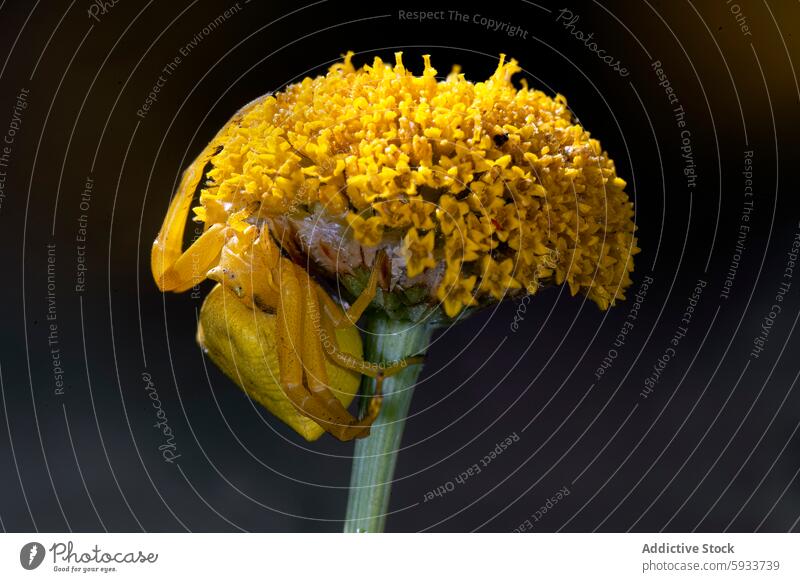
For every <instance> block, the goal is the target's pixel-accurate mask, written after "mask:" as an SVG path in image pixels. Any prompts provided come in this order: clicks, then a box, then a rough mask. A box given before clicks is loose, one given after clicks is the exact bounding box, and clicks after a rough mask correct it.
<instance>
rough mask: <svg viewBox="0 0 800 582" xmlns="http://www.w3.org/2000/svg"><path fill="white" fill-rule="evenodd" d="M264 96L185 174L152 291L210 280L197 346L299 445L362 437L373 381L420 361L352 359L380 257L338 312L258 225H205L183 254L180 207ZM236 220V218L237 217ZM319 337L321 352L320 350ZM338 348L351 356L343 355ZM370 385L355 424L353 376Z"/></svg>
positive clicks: (158, 253)
mask: <svg viewBox="0 0 800 582" xmlns="http://www.w3.org/2000/svg"><path fill="white" fill-rule="evenodd" d="M263 99H264V98H261V99H257V100H256V101H253V102H252V103H250V104H248V105H247V106H245V107H244V108H243V109H241V110H240V111H239V112H237V113H236V115H234V116H233V118H232V119H231V120H230V121H229V122H228V123H227V124H226V125H225V126H224V127H223V128H222V130H220V132H219V133H218V134H217V135H216V136H215V138H214V139H213V140H212V141H211V143H209V144H208V146H206V148H205V149H204V150H203V152H202V153H201V154H200V156H198V158H197V159H196V160H195V161H194V162H193V163H192V164H191V165H190V166H189V167H188V169H187V170H186V171H185V172H184V174H183V177H182V179H181V182H180V184H179V187H178V191H177V192H176V194H175V196H174V198H173V199H172V202H171V203H170V206H169V209H168V211H167V215H166V217H165V219H164V223H163V225H162V227H161V230H160V231H159V233H158V237H157V238H156V240H155V242H154V243H153V248H152V253H151V267H152V272H153V277H154V279H155V281H156V284H157V285H158V287H159V289H160V290H161V291H174V292H181V291H186V290H187V289H189V288H191V287H193V286H195V285H197V284H198V283H199V282H200V281H201V280H203V279H205V278H206V277H208V278H210V279H212V280H215V281H217V283H218V284H217V285H216V287H214V289H213V290H212V291H211V293H209V295H208V297H207V298H206V300H205V302H204V304H203V308H202V309H201V313H200V321H199V325H198V333H197V339H198V342H199V343H200V345H201V346H202V347H203V348H204V350H205V351H206V353H208V354H209V355H210V356H211V359H212V360H214V361H215V363H217V365H219V367H220V368H222V370H223V371H224V372H226V374H228V376H230V377H231V378H232V379H233V380H234V381H235V382H236V383H237V384H239V386H241V387H242V388H243V389H244V390H245V392H247V393H248V394H249V395H250V396H251V397H252V398H254V399H255V400H257V401H258V402H260V403H261V404H263V405H264V406H265V407H266V408H267V409H269V410H270V411H271V412H272V413H273V414H275V415H276V416H278V418H280V419H281V420H283V421H284V422H286V423H287V424H289V426H291V427H292V428H293V429H294V430H296V431H297V432H299V433H300V434H301V435H302V436H303V437H304V438H306V439H307V440H315V439H316V438H318V437H319V436H320V435H321V434H323V431H324V432H328V433H330V434H332V435H333V436H335V437H336V438H338V439H340V440H342V441H348V440H351V439H354V438H363V437H366V436H368V435H369V431H370V426H371V425H372V423H373V422H374V421H375V419H376V418H377V416H378V413H379V412H380V407H381V403H382V394H381V383H382V380H383V378H384V377H386V376H389V375H392V374H395V373H396V372H399V371H400V370H402V369H403V368H404V367H405V366H408V365H412V364H417V363H419V361H420V358H407V359H405V360H404V361H401V362H400V363H397V364H395V365H391V366H388V367H385V368H383V369H380V367H379V366H377V365H375V364H372V363H369V362H365V361H363V360H362V359H361V339H360V336H359V334H358V331H357V330H356V329H355V322H356V321H357V320H358V319H359V317H360V316H361V314H362V313H363V311H364V310H365V309H366V308H367V307H368V306H369V304H370V302H371V301H372V299H373V298H374V296H375V293H376V290H377V285H378V270H379V266H380V263H381V262H382V260H385V257H384V256H383V255H382V253H378V254H377V256H376V259H375V263H374V264H373V267H372V271H371V273H370V277H369V280H368V282H367V285H366V288H365V289H364V291H363V292H362V293H361V295H360V296H359V297H358V298H357V299H356V301H355V302H353V304H352V305H351V306H350V308H349V309H348V310H347V311H346V312H345V311H344V310H343V309H342V308H341V307H340V306H339V304H338V303H337V302H336V301H335V300H334V299H333V298H331V297H330V296H329V295H328V294H327V293H326V291H325V290H324V289H323V288H322V287H321V286H320V285H319V284H317V283H316V282H315V281H314V280H313V279H312V278H311V276H310V275H309V273H308V272H307V271H306V270H305V269H303V268H302V267H300V266H299V265H297V264H295V263H294V262H292V261H291V260H290V259H288V258H286V257H285V256H283V255H282V254H281V252H280V250H279V248H278V245H277V244H276V243H275V242H274V241H273V239H272V237H271V235H270V232H269V229H268V227H267V226H266V225H264V226H261V227H257V226H255V225H249V226H246V227H244V228H242V226H241V221H240V224H239V226H238V228H234V227H233V226H231V222H232V220H230V218H231V217H229V220H227V221H226V222H225V223H222V222H216V223H214V224H211V225H208V224H207V227H206V229H205V231H204V232H203V234H202V235H201V236H200V237H199V238H198V239H197V240H196V241H195V242H194V243H193V244H192V245H191V246H190V247H189V248H188V249H186V250H185V251H184V250H182V246H183V237H184V230H185V225H186V221H187V218H188V214H189V209H190V207H191V205H192V200H193V199H194V195H195V192H196V190H197V188H198V185H199V183H200V180H201V179H202V177H203V175H204V172H205V168H206V165H207V164H208V163H209V161H210V159H211V158H212V156H214V155H215V153H217V152H219V151H221V148H223V147H225V141H226V137H227V136H228V132H229V130H230V129H231V128H233V127H235V126H236V125H237V124H239V123H241V120H242V119H243V118H244V116H245V115H246V114H247V112H248V111H250V110H251V109H252V108H253V107H255V106H257V105H258V104H259V103H260V102H261V101H262V100H263ZM237 218H238V219H240V218H241V217H237ZM323 340H324V345H323ZM343 345H346V346H347V347H348V348H350V351H351V352H352V351H355V352H356V353H349V352H347V351H345V350H344V349H343V348H342V346H343ZM361 374H364V375H367V376H371V377H374V378H376V379H377V382H376V391H375V394H374V396H373V397H372V398H371V400H370V403H369V406H368V407H367V411H366V413H365V415H364V417H363V418H360V419H359V418H357V417H354V416H353V415H351V414H350V413H349V412H348V411H347V408H346V407H347V406H348V405H349V404H350V402H351V401H352V399H353V397H354V396H355V393H356V392H357V390H358V385H359V380H360V375H361Z"/></svg>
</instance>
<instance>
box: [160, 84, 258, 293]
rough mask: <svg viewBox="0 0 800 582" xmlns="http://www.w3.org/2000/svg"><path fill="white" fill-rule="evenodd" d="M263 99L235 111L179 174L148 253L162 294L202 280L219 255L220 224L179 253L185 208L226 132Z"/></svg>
mask: <svg viewBox="0 0 800 582" xmlns="http://www.w3.org/2000/svg"><path fill="white" fill-rule="evenodd" d="M264 98H266V96H265V97H264ZM264 98H259V99H256V100H255V101H253V102H251V103H249V104H247V105H245V106H244V107H243V108H242V109H240V110H239V111H237V112H236V114H235V115H234V116H233V117H232V118H231V119H230V121H228V123H226V124H225V126H224V127H223V128H222V129H221V130H220V131H219V132H218V133H217V135H216V136H214V139H213V140H211V143H209V144H208V145H207V146H206V147H205V149H203V151H202V153H201V154H200V155H199V156H197V158H196V159H195V160H194V162H192V164H191V165H190V166H189V167H188V168H187V169H186V171H185V172H184V173H183V176H182V177H181V182H180V184H179V186H178V191H177V192H176V193H175V196H173V198H172V202H170V205H169V209H168V210H167V215H166V216H165V217H164V223H163V224H162V226H161V230H160V231H159V233H158V237H156V240H155V241H154V242H153V248H152V250H151V252H150V267H151V269H152V271H153V279H155V281H156V285H158V288H159V289H161V290H162V291H185V290H186V289H188V288H190V287H192V286H193V285H196V284H197V283H199V282H200V281H202V280H203V279H205V277H206V272H207V271H208V270H209V269H210V268H211V266H212V265H213V264H214V262H215V261H216V259H217V257H218V256H219V253H220V250H221V249H222V246H223V245H224V243H225V225H223V224H214V225H212V226H210V227H208V228H207V229H206V231H205V232H204V233H203V234H202V235H201V236H200V237H199V238H198V239H197V240H196V241H195V242H194V243H193V244H192V245H191V246H190V247H189V248H188V249H187V250H186V251H183V250H182V246H183V234H184V231H185V229H186V219H187V218H188V216H189V208H190V207H191V205H192V200H193V199H194V193H195V191H196V190H197V185H198V184H199V183H200V180H201V179H202V177H203V170H204V169H205V166H206V164H207V163H208V162H209V160H210V159H211V158H212V157H213V156H214V155H215V154H216V153H217V151H219V148H220V147H222V146H223V144H224V142H225V139H226V137H227V134H228V131H229V129H230V128H231V127H233V126H234V125H237V124H239V123H241V121H242V118H243V117H244V116H245V115H246V114H247V113H248V112H249V111H250V110H251V109H253V108H254V107H256V106H257V105H258V104H260V103H261V101H262V100H263V99H264Z"/></svg>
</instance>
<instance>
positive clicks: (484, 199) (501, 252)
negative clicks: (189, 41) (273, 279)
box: [195, 53, 639, 317]
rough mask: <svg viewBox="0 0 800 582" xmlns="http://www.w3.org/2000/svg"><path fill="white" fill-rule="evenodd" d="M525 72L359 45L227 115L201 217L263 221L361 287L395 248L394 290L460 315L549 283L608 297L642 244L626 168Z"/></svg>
mask: <svg viewBox="0 0 800 582" xmlns="http://www.w3.org/2000/svg"><path fill="white" fill-rule="evenodd" d="M519 71H520V67H519V66H518V65H517V62H516V61H514V60H511V61H509V62H506V61H505V58H504V57H503V56H501V58H500V62H499V64H498V67H497V70H496V71H495V73H494V75H492V76H491V77H490V78H489V79H488V80H486V81H484V82H479V83H473V82H471V81H468V80H466V78H465V77H464V75H463V73H461V72H460V70H458V69H454V70H453V72H451V74H450V75H448V76H447V77H446V78H445V79H439V78H437V77H436V70H435V69H433V67H432V66H431V64H430V59H429V57H427V56H425V57H424V68H423V71H422V75H420V76H416V75H414V74H413V73H412V72H411V71H410V70H409V69H407V68H406V67H405V65H404V64H403V61H402V56H401V53H397V54H396V55H395V64H394V65H389V64H387V63H384V62H383V61H382V60H381V59H380V58H375V59H374V60H373V61H372V63H371V64H369V65H364V66H363V67H361V68H360V69H357V68H356V67H355V66H354V65H353V63H352V53H348V54H347V55H346V56H345V58H344V60H343V61H342V62H339V63H337V64H335V65H333V66H332V67H331V68H330V69H329V71H328V73H327V75H324V76H320V77H316V78H314V79H310V78H306V79H303V80H302V81H301V82H299V83H296V84H293V85H290V86H288V87H286V89H284V90H283V91H280V92H278V93H276V94H275V95H273V96H270V97H267V98H265V99H263V100H262V101H261V102H260V103H259V104H258V105H256V106H255V107H253V108H252V109H251V110H249V111H248V112H247V114H246V115H245V116H244V117H243V119H242V122H241V123H240V124H239V125H238V126H236V127H233V128H232V129H231V131H230V135H229V136H228V138H227V141H228V143H227V144H226V145H225V147H224V148H222V149H221V151H220V152H219V153H218V155H216V156H214V157H213V158H212V160H211V165H212V168H211V170H210V171H209V172H208V173H207V179H206V182H205V186H204V188H203V190H202V193H201V197H200V203H201V205H200V207H198V208H197V209H195V213H196V217H197V219H198V220H201V221H203V222H205V223H206V225H207V226H210V225H211V224H214V223H218V222H226V221H227V222H230V221H231V220H232V217H234V216H236V217H237V219H238V220H239V221H240V222H242V224H245V225H246V223H249V224H256V225H260V224H264V223H266V224H267V225H269V226H270V227H272V230H273V232H274V233H275V236H276V239H279V240H281V241H282V245H283V246H284V247H285V248H287V250H288V251H289V252H290V253H293V254H294V255H296V259H298V260H300V259H306V258H310V259H311V262H312V264H314V265H315V266H316V268H317V272H318V274H322V275H327V276H329V277H331V278H338V280H339V281H340V282H341V283H343V285H344V287H345V288H347V289H350V291H351V293H352V294H353V295H356V294H357V291H358V289H359V287H360V285H363V280H364V277H365V273H366V272H368V270H369V268H370V267H371V260H372V258H373V257H374V256H376V252H377V251H378V250H383V251H385V254H386V256H387V257H388V261H389V268H388V269H387V271H388V272H389V273H391V277H390V280H389V281H388V284H387V291H391V292H392V293H395V294H396V293H399V294H402V295H403V296H404V297H405V296H408V295H409V293H411V294H413V295H414V296H415V297H417V298H418V300H419V301H421V302H422V303H427V304H428V305H430V306H431V308H435V306H436V305H437V303H438V301H440V300H442V297H447V298H448V299H447V300H445V301H444V302H443V303H442V306H443V308H444V312H445V313H446V315H447V316H450V317H454V316H456V315H458V314H459V312H460V311H461V310H462V309H464V308H465V307H469V306H478V305H482V304H484V303H485V302H487V301H493V300H497V299H500V298H502V297H505V296H514V295H518V294H521V293H525V292H528V293H531V292H535V291H536V290H537V289H538V288H540V287H542V286H545V285H548V284H556V285H559V284H566V285H568V286H569V288H570V291H571V292H572V293H573V294H574V293H581V292H582V293H585V294H586V295H588V297H589V298H590V299H592V300H593V301H595V302H596V303H597V304H598V305H599V306H600V307H601V308H602V309H605V308H607V307H608V306H609V305H611V304H613V303H614V301H615V300H617V299H621V298H623V297H624V291H625V289H626V288H627V287H628V286H629V285H630V283H631V280H630V277H629V273H630V271H631V270H632V269H633V261H632V255H634V254H635V253H636V252H637V251H638V250H639V249H638V248H637V247H636V238H635V236H634V230H635V226H634V223H633V206H632V203H631V202H630V200H629V199H628V196H627V195H626V194H625V191H624V189H625V187H626V183H625V181H624V180H622V179H621V178H619V177H618V176H617V175H616V170H615V167H614V163H613V161H611V159H609V157H608V156H607V154H606V153H605V152H604V151H603V150H602V149H601V147H600V143H599V142H598V141H597V140H595V139H593V138H591V137H590V135H589V132H587V131H586V130H585V129H584V128H583V127H582V126H581V125H578V124H576V123H575V122H574V120H573V118H572V115H571V113H570V111H569V110H568V109H567V106H566V100H565V99H564V98H563V97H562V96H561V95H556V96H555V97H550V96H548V95H545V94H544V93H542V92H541V91H537V90H533V89H529V88H528V87H527V85H526V84H525V83H524V82H523V83H522V88H521V89H518V88H517V87H515V86H514V84H513V82H512V80H511V79H512V76H514V75H515V74H516V73H518V72H519ZM542 257H547V261H544V260H543V259H542ZM545 262H547V263H548V264H546V265H545ZM448 287H453V288H454V289H456V290H457V292H455V293H448V292H447V291H446V290H447V288H448ZM381 297H382V299H383V300H387V301H388V297H384V296H381ZM380 300H381V299H380V298H379V302H380Z"/></svg>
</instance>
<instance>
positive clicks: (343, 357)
mask: <svg viewBox="0 0 800 582" xmlns="http://www.w3.org/2000/svg"><path fill="white" fill-rule="evenodd" d="M323 293H324V291H323ZM325 296H326V297H327V295H325ZM329 299H330V298H329ZM334 305H335V304H334ZM337 308H338V306H337ZM322 326H323V329H324V330H325V335H326V340H328V341H327V342H326V344H325V353H326V354H327V355H328V357H329V358H330V359H331V360H333V362H335V363H336V364H337V365H338V366H339V367H341V368H345V369H347V370H352V371H353V372H358V373H359V374H363V375H364V376H369V377H370V378H386V377H389V376H394V375H395V374H397V373H398V372H400V371H401V370H404V369H405V368H406V367H408V366H413V365H416V364H422V363H423V362H424V361H425V358H424V357H423V356H412V357H408V358H403V359H402V360H398V361H397V362H394V363H392V364H391V365H389V366H386V365H384V364H383V363H380V364H379V363H374V362H367V361H366V360H363V359H361V358H357V357H356V356H354V355H352V354H348V353H347V352H344V351H342V350H341V348H340V347H339V342H338V340H337V339H336V332H335V328H334V325H333V322H331V320H330V318H328V317H327V314H326V313H323V314H322Z"/></svg>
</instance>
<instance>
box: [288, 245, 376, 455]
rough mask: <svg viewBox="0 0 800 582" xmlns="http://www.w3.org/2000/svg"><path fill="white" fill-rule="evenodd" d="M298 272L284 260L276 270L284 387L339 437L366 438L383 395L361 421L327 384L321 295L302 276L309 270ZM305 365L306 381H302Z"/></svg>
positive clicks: (295, 401)
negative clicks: (321, 327)
mask: <svg viewBox="0 0 800 582" xmlns="http://www.w3.org/2000/svg"><path fill="white" fill-rule="evenodd" d="M298 270H299V269H298V268H297V267H295V265H294V264H293V263H291V262H290V261H288V260H283V261H281V265H280V267H279V269H278V273H277V274H276V280H277V281H278V288H279V290H280V301H279V303H278V308H277V312H276V317H277V326H278V334H277V335H278V346H277V347H278V362H279V365H280V384H281V388H282V390H283V391H284V394H285V395H286V397H287V398H288V399H289V400H290V401H291V402H292V404H294V406H295V407H296V408H297V409H298V410H299V411H300V412H301V413H302V414H304V415H306V416H307V417H309V418H311V419H312V420H313V421H314V422H316V423H317V424H319V425H320V426H321V427H322V428H323V429H325V430H326V431H327V432H329V433H331V434H332V435H333V436H335V437H336V438H338V439H339V440H343V441H348V440H352V439H354V438H360V437H364V436H367V435H368V434H369V427H370V425H371V424H372V422H373V421H374V420H375V418H376V417H377V415H378V412H380V403H381V397H380V396H379V395H377V394H376V397H375V398H374V399H373V402H371V403H370V407H369V411H368V414H367V415H366V417H365V418H364V419H362V420H359V419H358V418H356V417H354V416H353V415H351V414H350V413H349V412H347V409H345V408H344V407H343V406H342V404H341V403H340V402H339V401H338V400H337V399H336V397H335V396H334V395H333V394H332V393H331V391H330V389H329V388H328V386H327V384H326V383H327V372H326V371H325V360H324V354H323V352H322V344H321V339H320V334H319V318H320V313H319V305H318V303H317V301H316V293H315V292H314V290H313V288H312V287H311V282H310V281H309V280H308V279H306V280H305V281H303V280H302V278H303V277H306V278H307V277H308V274H307V273H305V272H303V274H302V275H300V277H298V273H297V271H298ZM303 303H305V305H303ZM304 308H305V309H304ZM301 346H302V347H301ZM298 349H300V351H301V354H298ZM304 368H305V379H306V383H304V382H303V376H304Z"/></svg>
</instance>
